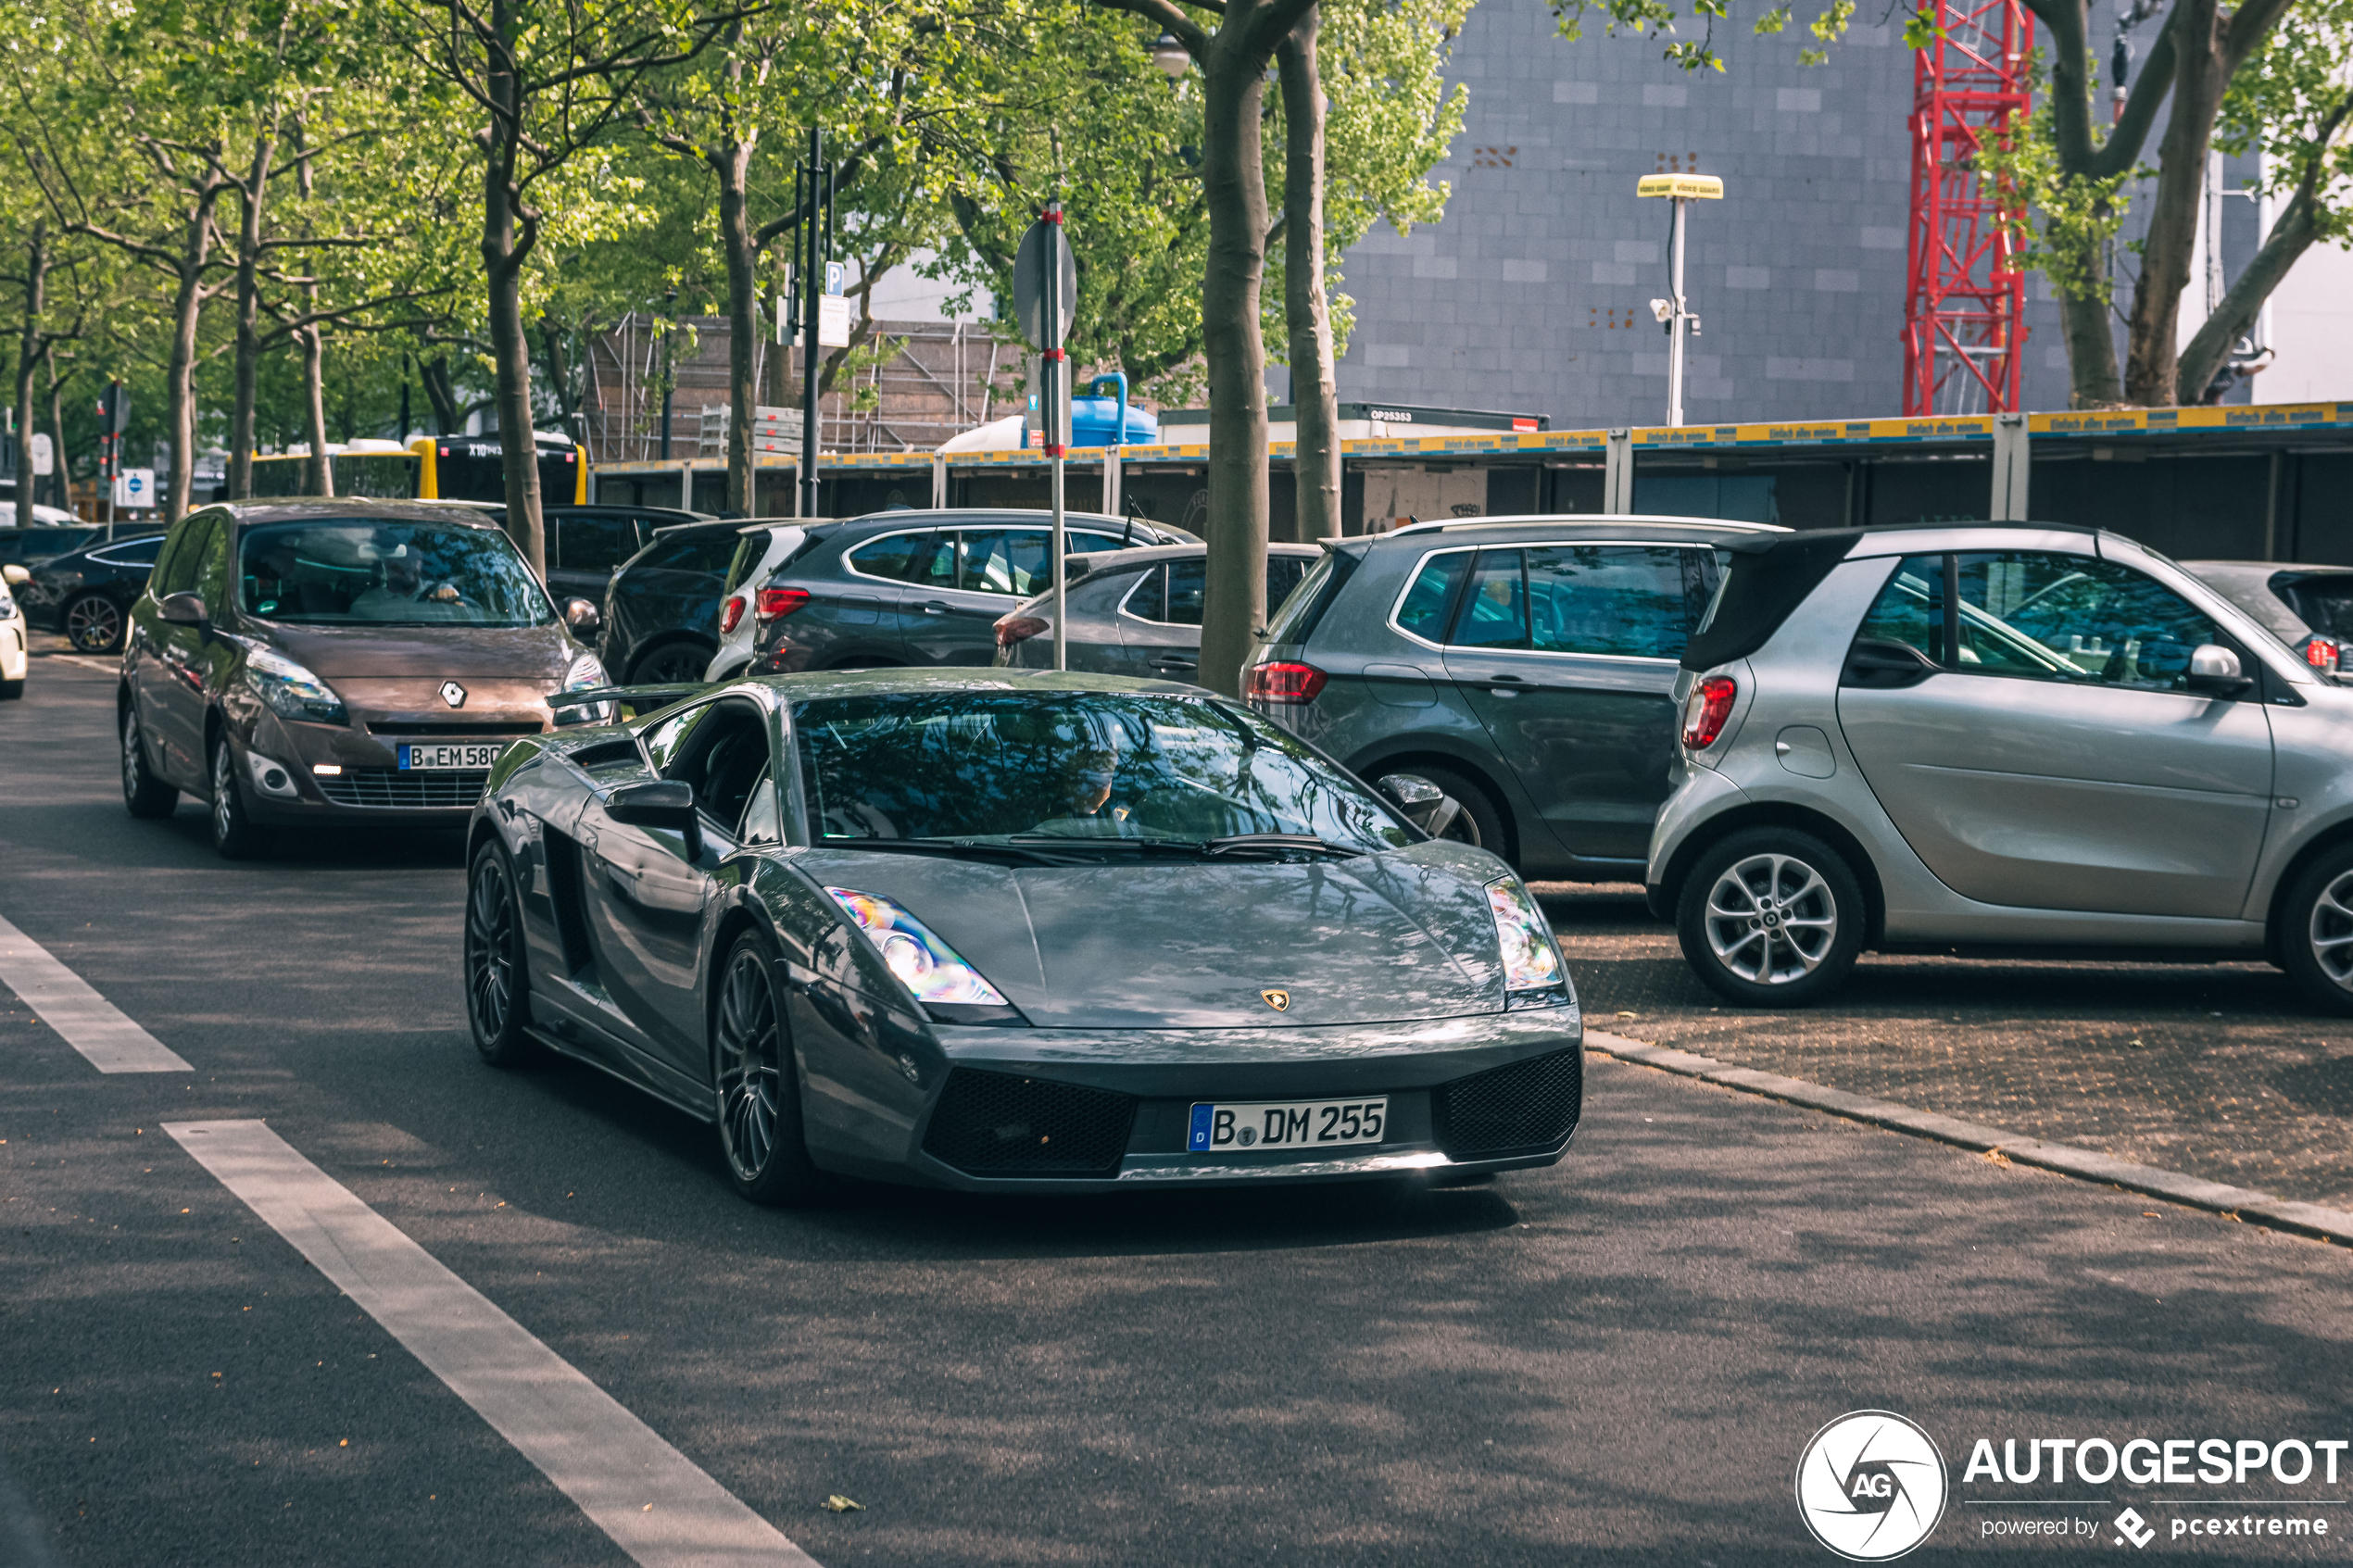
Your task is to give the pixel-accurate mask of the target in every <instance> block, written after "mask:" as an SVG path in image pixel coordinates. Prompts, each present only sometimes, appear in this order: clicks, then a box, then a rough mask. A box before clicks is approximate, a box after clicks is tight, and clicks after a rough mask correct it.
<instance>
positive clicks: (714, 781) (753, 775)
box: [662, 702, 768, 834]
mask: <svg viewBox="0 0 2353 1568" xmlns="http://www.w3.org/2000/svg"><path fill="white" fill-rule="evenodd" d="M705 711H706V712H707V713H709V715H710V717H709V718H707V719H705V720H704V721H702V722H701V723H699V724H697V725H695V726H694V727H693V729H692V731H691V732H690V733H689V734H688V735H687V737H686V743H685V744H684V745H683V746H679V747H677V748H676V749H675V750H673V752H672V754H671V757H670V760H669V761H668V763H667V764H666V765H664V766H663V768H662V776H663V777H664V778H671V779H678V780H681V781H683V782H685V783H686V784H692V785H694V786H695V804H696V805H697V806H698V807H700V808H701V809H702V814H703V815H704V816H705V817H707V818H708V819H710V821H711V825H712V826H713V827H716V828H718V829H719V830H720V831H721V832H723V833H727V834H733V833H734V832H735V831H736V826H737V824H739V823H740V822H742V821H743V820H744V816H745V812H746V809H747V808H748V807H749V805H750V803H751V795H752V785H753V783H754V782H755V781H757V780H758V779H760V778H761V777H762V776H763V775H765V774H766V772H767V771H768V726H767V723H766V722H765V721H764V719H763V718H762V716H761V711H760V709H757V708H755V707H753V706H752V705H751V704H750V703H748V702H718V703H713V704H711V707H710V708H709V709H706V710H705Z"/></svg>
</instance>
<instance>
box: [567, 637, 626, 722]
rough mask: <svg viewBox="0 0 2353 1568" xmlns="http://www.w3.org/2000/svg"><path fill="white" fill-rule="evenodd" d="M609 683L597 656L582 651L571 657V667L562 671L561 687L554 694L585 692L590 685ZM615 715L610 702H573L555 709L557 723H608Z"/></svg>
mask: <svg viewBox="0 0 2353 1568" xmlns="http://www.w3.org/2000/svg"><path fill="white" fill-rule="evenodd" d="M610 684H611V683H610V681H609V680H608V679H607V678H606V675H605V667H604V665H603V664H602V663H601V662H600V661H599V660H598V658H597V656H596V655H595V654H593V653H584V654H582V655H581V656H580V657H579V658H578V659H573V661H572V665H571V667H570V668H569V669H567V670H566V671H564V684H563V686H562V689H561V690H560V691H558V692H557V693H556V695H557V696H563V695H564V694H565V693H566V692H585V691H587V690H589V689H590V688H591V687H595V686H603V685H610ZM615 717H617V715H616V714H615V713H614V712H613V705H612V704H611V703H610V702H575V703H573V704H572V705H570V706H569V707H564V708H558V709H556V722H557V723H559V724H610V723H611V722H612V721H613V720H614V718H615Z"/></svg>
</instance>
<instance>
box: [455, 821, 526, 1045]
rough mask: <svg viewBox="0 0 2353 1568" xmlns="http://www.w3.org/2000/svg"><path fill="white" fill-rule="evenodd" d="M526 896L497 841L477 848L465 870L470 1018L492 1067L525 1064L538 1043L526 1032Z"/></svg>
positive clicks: (466, 947) (467, 1013)
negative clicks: (524, 906)
mask: <svg viewBox="0 0 2353 1568" xmlns="http://www.w3.org/2000/svg"><path fill="white" fill-rule="evenodd" d="M525 950H526V949H525V947H524V945H523V935H522V897H521V896H520V893H519V890H518V889H517V887H516V885H515V872H514V863H513V862H512V861H510V860H509V859H507V852H506V851H505V850H504V849H502V848H500V847H498V845H497V843H495V842H493V843H487V844H484V846H483V847H481V848H480V849H478V850H476V851H475V852H474V858H473V863H472V865H471V866H469V867H468V868H467V869H466V935H465V946H464V956H463V968H464V972H465V977H466V1022H467V1025H468V1026H469V1027H470V1028H471V1029H472V1032H473V1037H474V1049H475V1050H477V1051H480V1052H481V1053H482V1060H484V1061H486V1062H488V1063H489V1064H490V1065H491V1066H493V1067H527V1066H530V1065H532V1064H533V1063H535V1062H536V1061H537V1060H539V1058H540V1050H539V1046H538V1043H537V1042H536V1041H535V1040H534V1039H532V1037H531V1036H530V1035H529V1034H528V1033H526V1032H525V1031H524V1028H523V1023H524V1021H525V1020H526V1019H527V1018H528V1017H529V1015H530V1012H531V1007H530V1003H529V1001H528V1000H527V997H528V996H529V993H530V985H531V982H530V975H529V972H528V971H527V970H526V969H525V967H524V953H525Z"/></svg>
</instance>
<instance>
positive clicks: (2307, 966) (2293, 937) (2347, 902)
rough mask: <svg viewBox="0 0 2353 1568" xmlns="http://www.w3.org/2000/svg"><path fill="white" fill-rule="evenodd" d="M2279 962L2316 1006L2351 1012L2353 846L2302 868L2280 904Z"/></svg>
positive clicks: (2352, 998)
mask: <svg viewBox="0 0 2353 1568" xmlns="http://www.w3.org/2000/svg"><path fill="white" fill-rule="evenodd" d="M2280 928H2281V929H2280V933H2279V945H2280V956H2281V960H2282V962H2281V965H2280V967H2281V968H2283V969H2284V970H2286V971H2287V972H2288V977H2289V978H2290V979H2292V980H2294V981H2295V982H2296V988H2297V989H2298V990H2300V991H2302V992H2303V993H2304V995H2305V997H2306V998H2307V999H2308V1000H2309V1001H2310V1002H2311V1003H2312V1004H2313V1005H2314V1006H2316V1007H2318V1008H2320V1009H2322V1010H2324V1011H2327V1012H2336V1013H2353V845H2344V846H2340V847H2337V848H2334V849H2332V850H2330V851H2329V852H2328V853H2327V854H2325V855H2323V856H2322V857H2321V858H2320V859H2317V860H2315V861H2313V862H2312V863H2311V864H2310V865H2309V866H2307V867H2305V868H2304V872H2303V874H2302V875H2300V876H2298V877H2297V878H2296V882H2295V884H2293V885H2292V886H2290V887H2289V888H2288V891H2287V898H2286V900H2285V901H2284V903H2283V904H2282V905H2281V906H2280Z"/></svg>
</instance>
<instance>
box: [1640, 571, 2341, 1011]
mask: <svg viewBox="0 0 2353 1568" xmlns="http://www.w3.org/2000/svg"><path fill="white" fill-rule="evenodd" d="M1726 555H1727V558H1728V562H1729V565H1728V571H1727V575H1726V578H1725V583H1724V586H1723V590H1722V592H1721V593H1720V594H1719V595H1718V598H1717V600H1716V602H1715V604H1714V605H1713V606H1712V607H1711V608H1710V610H1709V613H1708V617H1707V619H1706V620H1705V621H1704V622H1703V623H1702V625H1701V627H1700V629H1699V631H1698V633H1696V634H1695V635H1694V636H1693V637H1692V643H1691V646H1690V648H1689V649H1688V650H1687V652H1686V653H1685V655H1684V659H1683V670H1682V674H1681V675H1680V678H1679V680H1678V683H1677V686H1678V696H1680V698H1681V699H1682V700H1683V721H1682V730H1681V752H1680V754H1681V759H1682V768H1681V773H1682V778H1681V782H1680V784H1678V785H1677V787H1676V790H1675V793H1674V795H1673V796H1672V797H1670V798H1669V799H1668V800H1667V805H1666V807H1665V808H1664V809H1662V810H1661V812H1660V813H1659V818H1658V826H1657V829H1656V831H1655V833H1654V834H1653V835H1652V838H1651V848H1650V867H1649V872H1648V875H1647V877H1646V881H1647V882H1648V884H1649V890H1650V899H1651V908H1652V909H1653V910H1654V911H1655V912H1657V913H1658V914H1660V915H1662V916H1664V917H1667V918H1669V919H1672V920H1673V921H1674V922H1675V923H1676V927H1677V932H1678V935H1679V936H1680V939H1681V944H1682V948H1683V953H1684V956H1685V958H1686V959H1688V960H1690V962H1691V964H1692V968H1693V969H1694V970H1695V971H1696V972H1698V974H1699V976H1700V978H1701V979H1703V980H1704V981H1705V982H1706V983H1707V984H1708V985H1710V986H1712V987H1713V988H1714V989H1716V990H1717V991H1718V992H1720V993H1721V994H1723V995H1724V996H1725V997H1730V998H1731V999H1732V1000H1734V1001H1738V1002H1743V1003H1752V1004H1762V1005H1775V1004H1780V1005H1787V1004H1794V1003H1803V1002H1807V1001H1812V1000H1815V999H1818V998H1819V997H1823V996H1825V995H1827V994H1829V993H1830V992H1831V990H1832V989H1833V988H1835V987H1836V986H1837V985H1839V983H1840V982H1841V980H1843V978H1844V976H1845V975H1846V973H1847V972H1848V971H1849V970H1850V969H1851V968H1852V967H1853V965H1854V963H1855V960H1856V955H1857V954H1858V953H1859V952H1860V951H1861V950H1862V949H1864V948H1866V947H1872V948H1880V949H1885V950H1902V949H1906V948H1910V949H1922V948H1930V949H1935V950H1939V951H1950V950H1953V949H1955V948H1961V949H1964V950H1967V949H1977V950H2002V951H2017V950H2020V949H2034V950H2041V951H2050V952H2057V951H2063V950H2067V949H2070V948H2071V949H2077V950H2098V951H2101V952H2104V953H2109V954H2115V953H2123V954H2127V955H2137V956H2145V957H2149V958H2160V959H2200V958H2208V959H2218V960H2219V959H2240V960H2246V959H2255V958H2267V959H2269V960H2271V962H2273V963H2275V964H2278V965H2279V966H2281V967H2282V968H2284V969H2285V970H2286V971H2287V972H2288V973H2289V974H2291V975H2292V976H2294V977H2295V979H2296V981H2297V982H2298V984H2299V985H2301V986H2302V987H2303V988H2304V990H2305V991H2306V992H2307V993H2308V994H2309V996H2311V997H2313V998H2314V999H2315V1000H2316V1001H2318V1002H2320V1003H2321V1004H2322V1005H2323V1006H2325V1007H2328V1008H2330V1009H2332V1010H2337V1011H2345V1012H2353V767H2348V766H2347V764H2348V762H2353V690H2347V689H2345V688H2343V687H2340V686H2338V685H2337V684H2335V683H2334V682H2333V681H2331V680H2328V679H2327V678H2326V677H2324V676H2323V675H2322V674H2321V672H2319V671H2315V670H2313V669H2312V668H2311V667H2310V666H2309V665H2308V664H2306V663H2305V662H2304V660H2303V659H2299V658H2297V657H2296V655H2295V654H2294V653H2293V652H2291V651H2290V650H2289V649H2288V648H2287V647H2286V646H2284V645H2282V644H2281V643H2280V641H2279V640H2278V639H2277V638H2276V637H2274V636H2272V635H2271V633H2269V632H2267V631H2266V630H2265V629H2264V628H2263V626H2262V625H2260V624H2259V623H2258V622H2257V621H2255V620H2253V619H2252V618H2251V617H2249V616H2247V615H2246V613H2245V612H2244V611H2242V610H2240V609H2239V608H2236V607H2235V606H2234V605H2233V604H2232V603H2231V601H2230V600H2229V598H2227V597H2226V596H2223V595H2222V594H2221V593H2218V592H2217V591H2216V590H2215V589H2214V588H2213V587H2212V586H2210V585H2209V584H2208V583H2204V582H2201V581H2200V580H2199V579H2198V578H2196V576H2194V575H2192V574H2191V573H2190V572H2188V571H2183V569H2182V568H2180V567H2179V566H2176V565H2175V564H2174V563H2173V562H2171V561H2170V560H2168V559H2166V558H2164V557H2162V556H2160V555H2158V554H2157V553H2156V552H2155V551H2152V550H2146V549H2144V548H2142V547H2141V546H2138V545H2135V544H2133V542H2131V541H2130V540H2127V539H2123V538H2120V537H2119V536H2117V535H2115V534H2113V533H2092V532H2088V531H2083V530H2077V529H2063V528H2056V527H2043V526H2019V525H1986V524H1977V525H1973V526H1969V527H1947V526H1930V527H1922V528H1912V529H1879V530H1872V531H1868V532H1856V531H1846V530H1842V531H1835V532H1826V533H1801V534H1793V535H1788V536H1784V537H1779V538H1772V539H1756V540H1744V541H1736V542H1733V543H1731V544H1730V545H1729V546H1727V548H1726Z"/></svg>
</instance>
